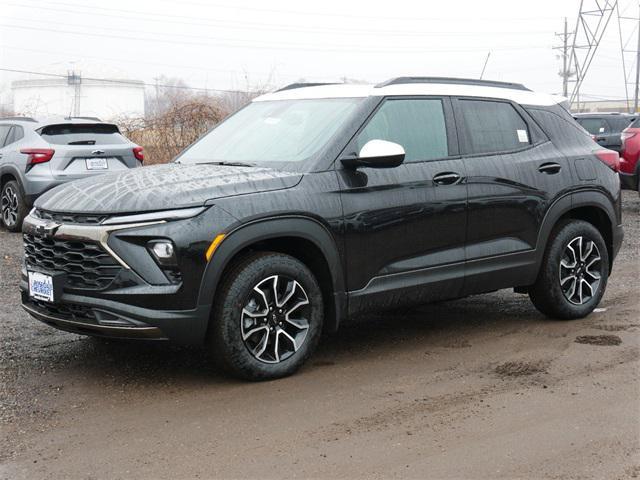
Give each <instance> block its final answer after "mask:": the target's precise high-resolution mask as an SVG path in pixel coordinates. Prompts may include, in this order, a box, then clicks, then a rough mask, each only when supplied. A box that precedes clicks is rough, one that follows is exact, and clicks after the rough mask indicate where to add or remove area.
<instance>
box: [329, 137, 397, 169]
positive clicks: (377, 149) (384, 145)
mask: <svg viewBox="0 0 640 480" xmlns="http://www.w3.org/2000/svg"><path fill="white" fill-rule="evenodd" d="M404 155H405V153H404V148H402V145H398V144H397V143H393V142H387V141H386V140H369V141H368V142H367V143H365V144H364V145H363V147H362V148H361V149H360V153H359V154H358V156H357V157H355V158H343V159H342V160H341V162H342V164H343V165H344V166H345V167H347V168H358V167H369V168H393V167H397V166H398V165H401V164H402V162H404Z"/></svg>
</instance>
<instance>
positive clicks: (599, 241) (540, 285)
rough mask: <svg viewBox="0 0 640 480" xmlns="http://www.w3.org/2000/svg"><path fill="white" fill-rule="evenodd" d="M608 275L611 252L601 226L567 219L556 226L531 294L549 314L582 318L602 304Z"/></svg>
mask: <svg viewBox="0 0 640 480" xmlns="http://www.w3.org/2000/svg"><path fill="white" fill-rule="evenodd" d="M608 275H609V253H608V250H607V246H606V245H605V243H604V239H603V238H602V235H601V234H600V232H599V231H598V229H597V228H595V227H594V226H593V225H592V224H590V223H588V222H584V221H582V220H567V221H564V222H563V223H561V224H560V225H558V226H557V227H556V228H555V229H554V231H553V233H552V235H551V238H550V240H549V244H548V245H547V250H546V252H545V254H544V258H543V261H542V265H541V267H540V272H539V274H538V278H537V280H536V283H535V284H534V285H533V286H532V287H531V288H530V289H529V296H530V298H531V301H532V302H533V304H534V305H535V307H536V308H537V309H538V310H539V311H540V312H542V313H544V314H545V315H546V316H548V317H551V318H558V319H563V320H570V319H575V318H582V317H585V316H587V315H588V314H590V313H591V312H592V311H593V309H594V308H596V306H597V305H598V303H600V300H601V299H602V296H603V295H604V291H605V288H606V286H607V278H608Z"/></svg>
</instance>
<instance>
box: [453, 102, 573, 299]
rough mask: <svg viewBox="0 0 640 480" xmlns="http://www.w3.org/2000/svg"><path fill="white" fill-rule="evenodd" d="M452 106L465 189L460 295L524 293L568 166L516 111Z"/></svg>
mask: <svg viewBox="0 0 640 480" xmlns="http://www.w3.org/2000/svg"><path fill="white" fill-rule="evenodd" d="M453 103H454V106H455V114H456V123H457V125H458V132H459V135H460V139H461V148H462V151H463V153H464V165H465V170H466V173H467V189H468V218H467V235H466V237H467V240H466V245H465V252H466V259H467V267H466V271H465V287H464V293H465V294H469V293H475V292H483V291H490V290H494V289H498V288H503V287H507V286H515V285H526V284H527V283H526V282H527V281H528V280H529V279H528V278H526V276H527V274H528V273H530V271H531V268H532V267H533V265H534V264H533V257H534V255H533V252H534V249H535V248H536V243H537V237H538V232H539V230H540V227H541V224H542V220H543V218H544V215H545V212H546V210H547V208H548V207H549V205H550V204H551V203H553V201H554V199H555V198H556V197H557V196H558V195H559V194H560V193H561V192H562V191H563V189H566V188H568V187H569V186H571V185H572V176H571V171H570V168H569V165H568V164H567V161H566V159H565V158H564V157H563V156H562V155H561V153H560V152H559V151H558V150H557V148H556V147H555V146H554V145H553V144H552V143H551V142H550V141H549V140H548V139H547V138H546V136H545V135H544V133H543V132H542V130H541V129H540V127H538V126H537V124H536V123H535V122H534V121H533V119H531V117H530V116H529V115H528V114H527V113H526V112H525V111H524V109H522V108H521V107H520V106H519V105H517V104H515V103H512V102H509V101H507V100H493V99H478V98H458V99H455V100H454V102H453ZM519 282H523V283H519Z"/></svg>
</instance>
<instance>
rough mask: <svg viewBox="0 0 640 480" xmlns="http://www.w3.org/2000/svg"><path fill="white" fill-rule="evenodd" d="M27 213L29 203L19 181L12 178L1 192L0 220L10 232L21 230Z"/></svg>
mask: <svg viewBox="0 0 640 480" xmlns="http://www.w3.org/2000/svg"><path fill="white" fill-rule="evenodd" d="M26 215H27V205H26V203H25V200H24V196H23V195H22V189H21V188H20V185H18V182H16V181H15V180H11V181H9V182H7V183H5V184H4V186H3V187H2V191H1V192H0V221H1V222H2V225H4V226H5V227H6V229H7V230H9V231H10V232H19V231H20V229H21V228H22V221H23V220H24V217H25V216H26Z"/></svg>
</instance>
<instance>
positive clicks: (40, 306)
mask: <svg viewBox="0 0 640 480" xmlns="http://www.w3.org/2000/svg"><path fill="white" fill-rule="evenodd" d="M28 303H29V304H31V306H32V307H35V308H36V310H39V311H40V312H41V313H44V314H46V315H50V316H52V317H55V318H60V319H63V320H72V321H76V322H77V321H85V322H86V321H87V320H90V321H93V322H96V315H95V313H94V312H93V310H92V309H91V308H89V307H85V306H84V305H78V304H76V303H48V302H43V301H41V300H36V299H35V298H29V300H28Z"/></svg>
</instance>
